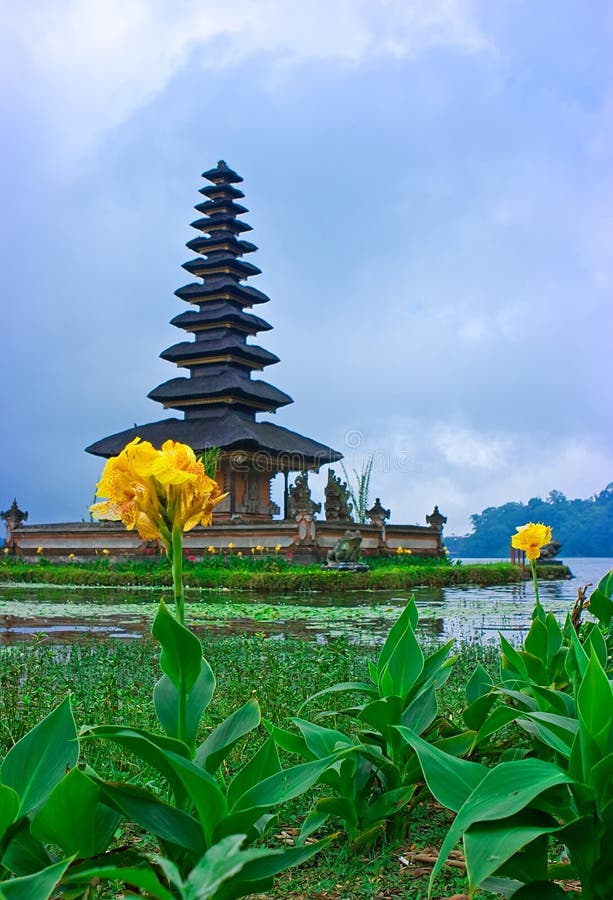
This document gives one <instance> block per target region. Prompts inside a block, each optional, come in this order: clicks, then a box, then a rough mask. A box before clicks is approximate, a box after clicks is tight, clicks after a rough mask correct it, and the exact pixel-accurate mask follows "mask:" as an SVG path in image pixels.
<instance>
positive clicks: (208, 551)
mask: <svg viewBox="0 0 613 900" xmlns="http://www.w3.org/2000/svg"><path fill="white" fill-rule="evenodd" d="M207 553H215V547H208V548H207Z"/></svg>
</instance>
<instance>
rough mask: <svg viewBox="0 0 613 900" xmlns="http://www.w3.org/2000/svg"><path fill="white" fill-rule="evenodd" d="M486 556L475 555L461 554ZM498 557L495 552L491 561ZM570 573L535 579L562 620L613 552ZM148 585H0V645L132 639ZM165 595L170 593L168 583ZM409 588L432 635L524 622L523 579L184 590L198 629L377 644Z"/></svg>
mask: <svg viewBox="0 0 613 900" xmlns="http://www.w3.org/2000/svg"><path fill="white" fill-rule="evenodd" d="M478 561H482V562H489V561H494V560H474V559H471V560H469V559H467V560H465V562H466V563H470V562H473V563H474V562H478ZM496 561H498V560H496ZM564 562H565V563H566V565H568V566H569V568H570V569H571V571H572V572H573V575H574V576H575V577H574V578H572V579H570V580H568V579H566V580H560V581H544V582H541V583H540V596H541V602H542V604H543V606H544V607H545V608H546V609H547V610H550V611H551V612H553V613H554V615H555V616H556V617H557V618H558V620H559V621H560V622H563V621H564V619H565V617H566V614H567V612H569V611H570V609H571V608H572V606H573V603H574V601H575V599H576V597H577V588H578V587H583V586H585V585H586V584H589V583H591V584H592V585H593V586H594V587H595V586H596V585H597V584H598V581H599V580H600V579H601V578H602V577H603V575H605V574H606V573H607V572H608V571H609V570H610V569H611V568H612V567H613V558H606V559H600V558H581V559H571V558H565V559H564ZM161 593H163V592H161V591H160V590H159V589H151V588H132V589H124V588H121V589H119V588H108V587H104V588H67V587H61V588H59V587H49V586H42V585H23V586H8V585H0V643H12V642H14V641H21V640H29V641H33V640H44V641H53V642H60V641H67V640H83V639H92V638H96V637H98V638H100V637H115V638H123V639H130V638H139V637H141V636H142V635H143V634H146V633H148V632H149V630H150V627H151V621H152V619H153V616H154V614H155V610H156V608H157V603H158V601H159V597H160V595H161ZM165 593H166V599H167V600H170V597H169V591H166V592H165ZM411 593H413V594H414V596H415V600H416V603H417V607H418V609H419V614H420V628H421V629H422V630H423V632H424V633H425V634H429V635H431V636H432V637H433V638H436V639H441V640H444V639H447V638H449V637H459V638H462V639H464V640H476V641H479V642H488V643H489V642H494V643H496V642H497V641H498V632H501V633H503V634H504V635H505V637H507V638H508V639H510V640H512V641H514V642H517V641H519V640H521V637H522V635H523V634H524V633H525V632H526V630H527V629H528V627H529V625H530V614H531V612H532V608H533V602H534V595H533V587H532V582H531V581H527V582H522V583H521V584H512V585H501V586H499V587H464V586H463V587H448V588H431V587H418V588H415V589H414V590H413V591H412V592H410V591H409V592H402V591H398V590H396V591H350V592H347V593H343V594H338V595H324V594H322V593H318V592H313V593H300V594H293V595H286V596H277V595H275V596H273V597H266V596H262V595H261V594H250V593H248V592H232V593H231V592H229V591H219V590H189V589H188V591H187V597H188V619H189V623H190V625H191V626H192V627H194V630H196V631H197V632H199V633H205V632H206V633H211V632H212V633H215V634H236V633H246V634H249V633H260V634H263V635H265V636H267V637H276V638H279V639H281V638H283V637H284V636H285V635H293V636H296V637H306V638H310V639H317V640H322V641H324V640H328V639H330V638H331V637H335V636H338V635H346V636H347V637H349V639H350V640H353V641H356V642H362V641H364V642H373V641H375V642H378V641H382V640H383V639H384V638H385V635H386V634H387V632H388V631H389V628H390V626H391V625H392V623H393V622H394V620H395V619H396V618H397V616H398V615H399V613H400V610H401V609H402V607H403V606H404V604H405V603H406V601H407V599H408V597H409V596H410V594H411Z"/></svg>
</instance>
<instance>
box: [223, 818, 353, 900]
mask: <svg viewBox="0 0 613 900" xmlns="http://www.w3.org/2000/svg"><path fill="white" fill-rule="evenodd" d="M337 836H338V835H337V834H331V835H328V836H327V837H325V838H323V839H322V840H320V841H317V842H316V843H314V844H308V845H307V846H306V847H288V848H287V849H285V850H268V851H267V852H266V854H258V856H257V857H256V856H255V855H254V856H253V857H252V859H251V860H250V861H249V862H247V863H246V864H245V865H244V866H243V868H242V870H241V873H240V879H239V882H240V883H243V884H244V885H245V890H244V893H241V894H235V893H231V894H225V893H223V892H222V894H221V896H220V900H229V898H230V897H237V896H246V895H247V894H249V895H251V894H253V893H255V891H254V887H255V885H256V884H258V883H259V882H261V881H262V880H263V879H269V878H272V877H273V876H275V875H278V874H279V872H283V871H285V869H289V868H291V867H292V866H298V865H300V864H301V863H303V862H306V860H307V859H310V858H311V857H312V856H315V854H316V853H319V851H320V850H323V849H324V848H326V847H328V846H329V845H330V843H331V842H332V841H333V840H335V838H336V837H337ZM248 849H249V850H251V849H252V848H248ZM254 849H255V848H254ZM243 852H245V851H243Z"/></svg>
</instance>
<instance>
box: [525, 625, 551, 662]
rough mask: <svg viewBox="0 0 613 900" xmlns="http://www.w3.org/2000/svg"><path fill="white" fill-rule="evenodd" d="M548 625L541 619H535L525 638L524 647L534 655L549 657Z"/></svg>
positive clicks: (544, 658)
mask: <svg viewBox="0 0 613 900" xmlns="http://www.w3.org/2000/svg"><path fill="white" fill-rule="evenodd" d="M547 638H548V632H547V626H546V625H545V623H544V622H542V621H541V619H534V620H533V621H532V624H531V626H530V630H529V631H528V634H527V635H526V637H525V639H524V649H525V650H526V651H527V652H528V653H530V654H531V655H532V656H536V657H538V658H539V659H542V660H546V659H547Z"/></svg>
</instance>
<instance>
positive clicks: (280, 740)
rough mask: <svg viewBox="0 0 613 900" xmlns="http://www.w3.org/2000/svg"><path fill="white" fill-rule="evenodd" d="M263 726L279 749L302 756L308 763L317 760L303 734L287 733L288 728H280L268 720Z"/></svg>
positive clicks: (263, 722)
mask: <svg viewBox="0 0 613 900" xmlns="http://www.w3.org/2000/svg"><path fill="white" fill-rule="evenodd" d="M262 724H263V725H264V728H265V729H266V731H267V732H268V733H269V735H270V736H271V737H272V738H273V740H274V742H275V744H276V745H277V747H281V749H282V750H286V751H287V752H288V753H294V754H295V755H296V756H301V757H302V758H303V759H305V760H307V761H310V760H312V759H315V755H314V754H313V753H311V751H310V750H309V748H308V747H307V745H306V741H305V739H304V738H303V737H302V735H301V734H294V732H293V731H287V729H286V728H279V727H278V726H277V725H273V724H272V722H268V721H267V720H266V719H264V720H263V721H262Z"/></svg>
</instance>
